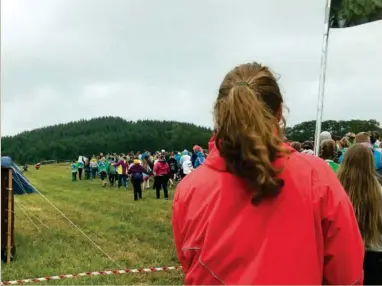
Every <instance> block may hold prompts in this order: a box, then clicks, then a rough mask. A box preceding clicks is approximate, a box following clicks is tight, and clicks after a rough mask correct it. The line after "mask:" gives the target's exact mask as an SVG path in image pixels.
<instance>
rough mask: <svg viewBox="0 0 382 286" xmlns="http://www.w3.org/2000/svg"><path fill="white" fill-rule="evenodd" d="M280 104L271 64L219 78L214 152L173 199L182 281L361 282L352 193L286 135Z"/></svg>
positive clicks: (360, 249)
mask: <svg viewBox="0 0 382 286" xmlns="http://www.w3.org/2000/svg"><path fill="white" fill-rule="evenodd" d="M282 105H283V99H282V95H281V93H280V90H279V87H278V85H277V83H276V80H275V78H274V76H273V75H272V74H271V72H270V71H269V70H268V68H267V67H264V66H261V65H259V64H257V63H253V64H244V65H241V66H238V67H236V68H235V69H233V70H232V71H231V72H230V73H228V74H227V76H226V77H225V79H224V80H223V82H222V84H221V86H220V89H219V94H218V98H217V101H216V104H215V107H214V117H215V128H216V132H215V135H214V137H213V138H212V139H211V141H210V143H209V149H210V153H209V156H208V158H207V159H206V161H205V163H204V164H203V165H202V166H200V167H199V168H198V169H196V170H195V171H194V172H193V173H191V174H190V175H188V176H187V177H186V178H185V179H184V180H182V182H181V183H180V184H179V186H178V188H177V190H176V194H175V198H174V204H173V232H174V238H175V244H176V249H177V253H178V257H179V260H180V263H181V265H182V267H183V271H184V274H185V284H187V285H189V284H200V285H201V284H204V285H211V284H214V285H217V284H310V285H312V284H316V285H317V284H322V283H324V284H346V285H349V284H362V280H363V271H362V264H363V256H364V247H363V243H362V238H361V235H360V232H359V229H358V225H357V221H356V219H355V216H354V211H353V208H352V205H351V203H350V201H349V198H348V196H347V195H346V193H345V191H344V189H343V188H342V186H341V184H340V183H339V181H338V180H337V178H336V176H335V174H334V173H333V171H332V170H331V169H330V167H329V166H328V165H327V164H326V163H325V161H323V160H322V159H320V158H317V157H315V156H307V155H304V154H300V153H298V152H295V151H294V150H293V149H292V148H291V147H289V146H288V145H286V144H284V143H283V137H282V135H281V132H280V127H279V122H280V121H282ZM207 178H208V179H207Z"/></svg>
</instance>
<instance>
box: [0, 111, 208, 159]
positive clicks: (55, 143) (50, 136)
mask: <svg viewBox="0 0 382 286" xmlns="http://www.w3.org/2000/svg"><path fill="white" fill-rule="evenodd" d="M211 134H212V130H210V129H208V128H205V127H199V126H196V125H194V124H189V123H180V122H176V121H156V120H140V121H137V122H131V121H126V120H124V119H122V118H119V117H101V118H95V119H91V120H81V121H77V122H70V123H65V124H58V125H54V126H49V127H44V128H40V129H35V130H32V131H26V132H23V133H20V134H18V135H15V136H9V137H3V138H1V153H2V155H3V156H4V155H8V156H11V157H12V158H13V160H15V161H16V162H18V163H19V164H24V163H34V162H37V161H42V160H70V159H74V158H76V157H77V156H78V155H87V156H90V155H91V154H99V153H100V152H104V153H108V152H123V153H127V152H129V151H143V150H150V151H155V150H159V149H166V150H183V149H184V148H191V146H193V145H194V144H198V145H201V146H207V142H208V140H209V138H210V137H211Z"/></svg>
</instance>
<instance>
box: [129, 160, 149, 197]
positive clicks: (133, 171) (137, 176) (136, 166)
mask: <svg viewBox="0 0 382 286" xmlns="http://www.w3.org/2000/svg"><path fill="white" fill-rule="evenodd" d="M145 172H146V169H145V168H144V167H143V166H142V165H141V162H140V161H139V160H138V159H136V160H134V162H133V164H132V166H131V167H130V168H129V170H128V174H130V175H131V183H132V185H133V190H134V201H137V200H138V199H142V183H143V173H145Z"/></svg>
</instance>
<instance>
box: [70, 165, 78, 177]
mask: <svg viewBox="0 0 382 286" xmlns="http://www.w3.org/2000/svg"><path fill="white" fill-rule="evenodd" d="M70 166H71V170H72V182H74V181H77V171H78V165H77V162H76V160H73V162H72V164H71V165H70Z"/></svg>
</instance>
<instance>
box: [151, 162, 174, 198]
mask: <svg viewBox="0 0 382 286" xmlns="http://www.w3.org/2000/svg"><path fill="white" fill-rule="evenodd" d="M169 173H170V167H169V165H168V163H167V162H166V158H165V157H164V156H163V155H161V156H160V157H159V160H158V162H157V163H155V164H154V176H155V189H156V195H157V199H160V190H161V188H163V192H164V198H165V200H168V188H167V184H168V179H169Z"/></svg>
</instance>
